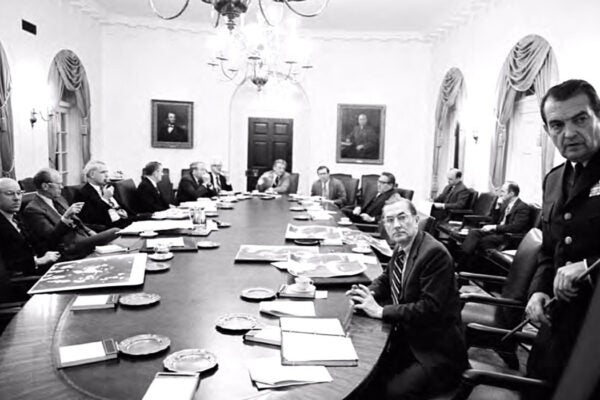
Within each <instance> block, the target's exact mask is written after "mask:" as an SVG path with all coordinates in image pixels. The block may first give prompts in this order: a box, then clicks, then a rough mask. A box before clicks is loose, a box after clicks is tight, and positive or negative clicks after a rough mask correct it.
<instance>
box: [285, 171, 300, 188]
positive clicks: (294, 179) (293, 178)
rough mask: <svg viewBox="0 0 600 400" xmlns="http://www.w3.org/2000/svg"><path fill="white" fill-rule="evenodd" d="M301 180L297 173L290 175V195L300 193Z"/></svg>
mask: <svg viewBox="0 0 600 400" xmlns="http://www.w3.org/2000/svg"><path fill="white" fill-rule="evenodd" d="M299 180H300V174H299V173H297V172H292V173H290V188H289V189H288V193H298V181H299Z"/></svg>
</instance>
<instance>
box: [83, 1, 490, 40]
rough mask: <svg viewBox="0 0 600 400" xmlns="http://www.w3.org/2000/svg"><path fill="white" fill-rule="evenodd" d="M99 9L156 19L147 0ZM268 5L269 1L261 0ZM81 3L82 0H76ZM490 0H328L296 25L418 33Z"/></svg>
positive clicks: (197, 7) (310, 5) (199, 17)
mask: <svg viewBox="0 0 600 400" xmlns="http://www.w3.org/2000/svg"><path fill="white" fill-rule="evenodd" d="M83 1H84V2H86V3H88V4H89V5H90V6H93V7H94V8H97V9H98V11H99V12H100V14H102V15H104V16H105V18H109V19H110V17H111V16H115V17H121V18H122V17H136V18H157V19H158V17H155V16H154V14H153V13H152V10H151V8H150V6H149V5H148V0H83ZM263 1H264V4H271V3H272V2H271V1H270V0H263ZM322 1H323V0H306V1H305V2H303V3H300V4H298V3H293V4H294V5H296V6H297V7H298V8H299V9H301V10H303V11H305V12H309V11H310V10H314V9H316V8H318V7H319V5H320V4H321V2H322ZM79 2H81V0H80V1H79ZM154 2H155V5H156V7H157V9H159V10H160V11H161V12H163V13H164V14H171V13H174V12H176V11H177V10H178V9H179V8H180V7H181V6H182V5H183V4H184V2H185V0H154ZM257 3H258V0H253V1H252V3H251V5H250V10H249V11H248V14H249V15H250V17H252V15H253V14H255V13H256V12H257V10H258V4H257ZM488 3H490V0H330V2H329V5H328V7H327V8H326V9H325V11H323V13H321V14H320V15H319V16H317V17H315V18H298V20H299V21H300V27H301V28H302V29H307V30H310V31H313V30H314V31H350V32H352V31H355V32H375V33H383V32H386V33H389V32H397V33H401V32H410V33H417V34H421V35H428V34H432V33H434V32H435V31H436V30H442V29H445V28H448V26H451V25H453V24H455V23H456V22H457V21H460V20H461V19H465V18H468V17H469V16H470V15H471V14H472V13H473V12H476V11H477V10H478V9H481V8H482V7H484V6H485V5H486V4H488ZM211 9H212V7H211V6H210V5H208V4H206V3H204V2H203V1H201V0H190V4H189V7H188V9H187V10H186V11H185V12H184V14H183V15H182V16H181V17H180V18H179V19H178V20H179V21H181V22H185V23H196V22H199V23H201V24H205V23H207V22H210V21H211Z"/></svg>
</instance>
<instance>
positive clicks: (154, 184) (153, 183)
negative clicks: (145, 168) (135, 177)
mask: <svg viewBox="0 0 600 400" xmlns="http://www.w3.org/2000/svg"><path fill="white" fill-rule="evenodd" d="M144 178H146V179H148V180H149V181H150V183H151V184H152V186H154V187H155V188H158V185H157V184H156V182H154V179H150V178H149V177H147V176H144Z"/></svg>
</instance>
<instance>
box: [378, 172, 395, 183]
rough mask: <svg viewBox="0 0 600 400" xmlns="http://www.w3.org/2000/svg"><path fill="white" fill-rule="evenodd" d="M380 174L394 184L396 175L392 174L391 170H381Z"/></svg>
mask: <svg viewBox="0 0 600 400" xmlns="http://www.w3.org/2000/svg"><path fill="white" fill-rule="evenodd" d="M381 175H382V176H385V177H387V178H388V183H389V184H390V185H392V186H395V185H396V177H395V176H394V174H392V173H391V172H382V173H381Z"/></svg>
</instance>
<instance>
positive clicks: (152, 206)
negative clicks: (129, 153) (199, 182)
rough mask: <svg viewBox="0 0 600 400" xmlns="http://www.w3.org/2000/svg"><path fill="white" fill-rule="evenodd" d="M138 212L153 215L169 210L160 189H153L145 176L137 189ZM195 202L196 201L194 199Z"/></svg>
mask: <svg viewBox="0 0 600 400" xmlns="http://www.w3.org/2000/svg"><path fill="white" fill-rule="evenodd" d="M136 192H137V198H138V211H140V212H148V213H153V212H155V211H162V210H166V209H167V208H169V203H168V202H167V201H166V200H165V196H164V195H163V194H162V193H161V192H160V189H158V188H157V187H155V186H154V185H153V184H152V182H150V180H149V179H148V178H146V177H145V176H144V177H142V181H141V182H140V184H139V185H138V187H137V190H136ZM194 200H196V199H194Z"/></svg>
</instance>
